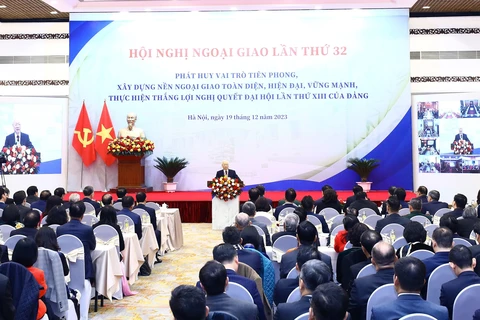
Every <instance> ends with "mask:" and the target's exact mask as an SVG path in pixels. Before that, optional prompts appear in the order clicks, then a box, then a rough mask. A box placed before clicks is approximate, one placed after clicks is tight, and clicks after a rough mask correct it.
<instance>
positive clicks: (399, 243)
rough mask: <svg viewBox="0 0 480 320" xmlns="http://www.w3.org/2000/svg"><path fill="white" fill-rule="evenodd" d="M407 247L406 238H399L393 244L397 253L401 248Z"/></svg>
mask: <svg viewBox="0 0 480 320" xmlns="http://www.w3.org/2000/svg"><path fill="white" fill-rule="evenodd" d="M405 245H407V240H405V238H404V237H400V238H398V239H397V240H395V242H394V243H393V244H392V246H393V248H394V249H395V251H397V250H398V249H400V248H401V247H403V246H405Z"/></svg>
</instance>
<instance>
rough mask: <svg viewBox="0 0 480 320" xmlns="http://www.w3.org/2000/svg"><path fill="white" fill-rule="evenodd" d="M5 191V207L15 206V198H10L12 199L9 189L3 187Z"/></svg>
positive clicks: (3, 197)
mask: <svg viewBox="0 0 480 320" xmlns="http://www.w3.org/2000/svg"><path fill="white" fill-rule="evenodd" d="M3 190H4V191H5V194H4V195H3V196H2V200H3V199H5V200H4V201H3V202H4V203H5V205H7V206H8V205H10V204H15V201H13V198H9V197H10V189H8V188H7V187H3Z"/></svg>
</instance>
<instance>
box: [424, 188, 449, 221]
mask: <svg viewBox="0 0 480 320" xmlns="http://www.w3.org/2000/svg"><path fill="white" fill-rule="evenodd" d="M427 199H428V203H424V204H423V205H422V213H423V214H426V213H427V212H428V213H429V214H430V215H432V216H433V215H435V213H436V212H437V211H438V210H440V209H444V208H448V203H446V202H441V201H440V192H438V191H437V190H430V192H428V196H427Z"/></svg>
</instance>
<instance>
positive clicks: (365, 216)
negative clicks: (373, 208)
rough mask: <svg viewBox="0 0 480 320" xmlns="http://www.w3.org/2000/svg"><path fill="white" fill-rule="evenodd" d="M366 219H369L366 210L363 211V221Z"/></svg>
mask: <svg viewBox="0 0 480 320" xmlns="http://www.w3.org/2000/svg"><path fill="white" fill-rule="evenodd" d="M365 219H367V214H366V213H365V211H363V215H362V221H365Z"/></svg>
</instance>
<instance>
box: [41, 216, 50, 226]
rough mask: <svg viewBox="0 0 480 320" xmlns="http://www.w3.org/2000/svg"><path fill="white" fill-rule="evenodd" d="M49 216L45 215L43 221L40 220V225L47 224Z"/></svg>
mask: <svg viewBox="0 0 480 320" xmlns="http://www.w3.org/2000/svg"><path fill="white" fill-rule="evenodd" d="M47 217H48V216H45V217H43V219H42V221H41V222H40V225H41V226H44V225H46V224H47Z"/></svg>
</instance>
